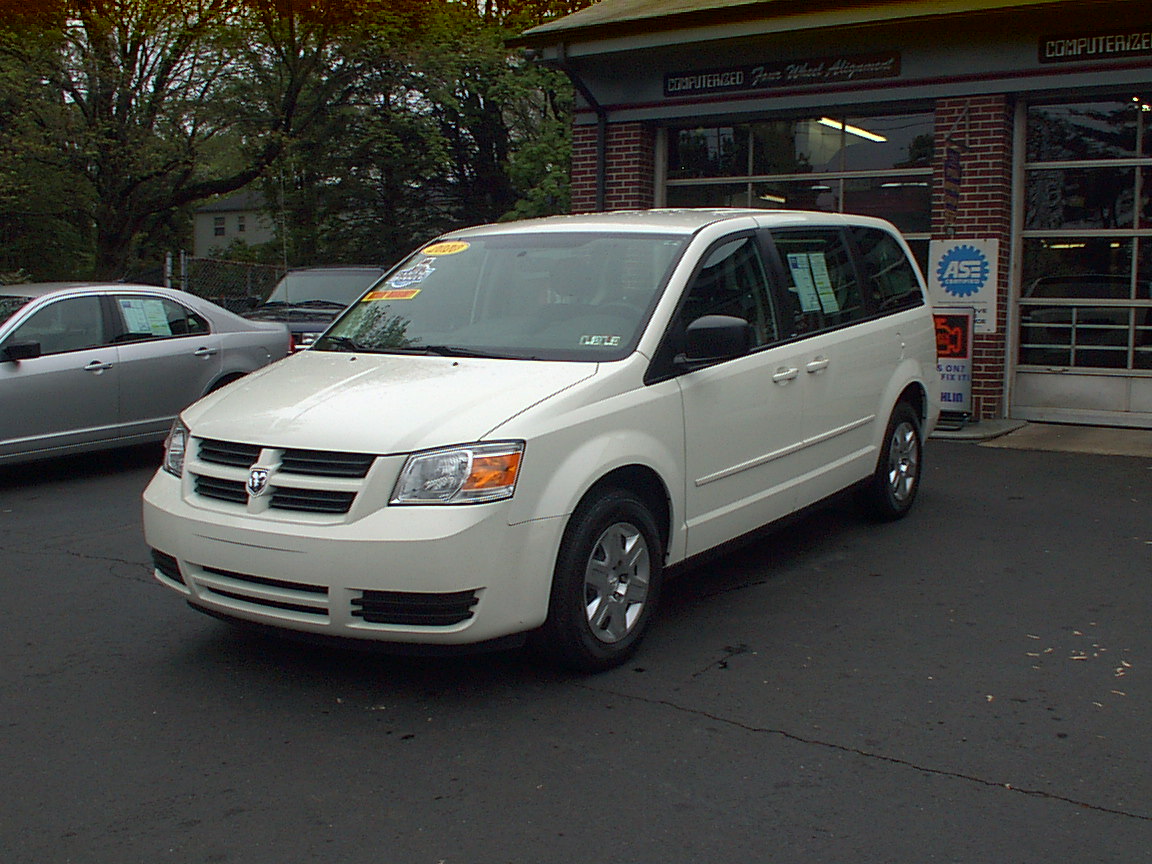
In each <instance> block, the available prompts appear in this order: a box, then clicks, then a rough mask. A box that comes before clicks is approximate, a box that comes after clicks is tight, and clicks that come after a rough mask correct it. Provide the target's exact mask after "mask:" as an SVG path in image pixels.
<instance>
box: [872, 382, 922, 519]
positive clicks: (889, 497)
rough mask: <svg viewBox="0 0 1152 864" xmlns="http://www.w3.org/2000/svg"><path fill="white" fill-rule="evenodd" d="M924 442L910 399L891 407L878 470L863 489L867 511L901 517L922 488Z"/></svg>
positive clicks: (873, 513)
mask: <svg viewBox="0 0 1152 864" xmlns="http://www.w3.org/2000/svg"><path fill="white" fill-rule="evenodd" d="M923 452H924V443H923V440H922V439H921V434H920V418H919V416H918V415H917V414H916V411H915V410H913V408H912V406H911V405H909V404H908V403H907V402H901V403H899V404H898V405H897V406H896V407H895V408H894V409H893V411H892V416H891V417H890V418H889V420H888V427H887V429H886V430H885V432H884V443H883V445H882V447H881V450H880V457H879V459H878V460H877V462H876V470H875V472H873V474H872V477H871V478H869V479H868V480H867V481H865V484H864V486H863V487H861V490H860V502H861V504H862V505H863V507H864V510H865V512H866V513H867V514H868V515H870V516H872V517H873V518H876V519H879V520H881V521H884V522H891V521H893V520H896V519H902V518H904V517H905V516H907V515H908V511H909V510H911V509H912V504H913V503H914V502H915V501H916V493H917V492H918V491H919V489H920V473H921V470H922V467H923Z"/></svg>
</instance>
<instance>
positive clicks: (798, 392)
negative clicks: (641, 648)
mask: <svg viewBox="0 0 1152 864" xmlns="http://www.w3.org/2000/svg"><path fill="white" fill-rule="evenodd" d="M717 314H719V315H731V316H735V317H740V318H744V319H745V320H747V321H748V322H749V323H751V324H752V328H753V333H754V340H755V342H756V344H757V348H756V350H755V351H754V352H753V353H751V354H748V355H746V356H743V357H738V358H736V359H733V360H729V361H726V362H722V363H718V364H716V365H714V366H710V367H708V368H705V369H700V370H697V371H695V372H691V373H688V374H685V375H682V376H681V377H680V378H679V379H677V380H678V382H679V386H680V391H681V399H682V404H683V410H684V440H685V467H686V473H685V484H686V489H685V514H686V522H687V527H688V548H687V552H688V554H689V555H692V554H695V553H697V552H701V551H703V550H705V549H708V548H711V547H712V546H715V545H716V544H718V543H722V542H724V541H725V540H728V539H731V538H733V537H737V536H739V535H741V534H744V533H746V532H748V531H751V530H753V529H755V528H757V527H758V526H760V525H763V524H765V523H767V522H771V521H772V520H774V519H777V518H779V517H781V516H784V515H786V514H788V513H789V512H791V511H792V509H793V507H794V502H795V492H794V477H795V474H796V454H797V451H798V449H799V445H800V441H801V437H802V428H803V416H804V411H803V387H802V385H803V383H804V381H803V376H804V375H805V373H804V372H803V371H802V370H800V369H799V368H798V367H797V365H796V362H795V346H787V345H778V344H776V343H777V342H778V341H779V327H778V323H777V322H778V316H777V314H776V310H775V308H774V306H773V302H772V298H771V294H770V292H769V291H768V290H767V277H766V275H765V268H764V266H763V262H762V259H761V255H760V250H759V246H758V244H757V241H756V239H755V238H754V237H752V236H744V237H740V238H736V239H732V240H728V241H724V242H722V243H720V244H718V245H717V246H716V247H714V248H713V249H712V251H711V252H710V253H709V255H708V256H706V258H705V261H704V265H703V267H702V268H701V270H700V272H699V274H698V275H697V276H696V278H695V280H694V281H693V284H692V286H691V287H690V289H689V292H688V296H687V297H686V299H685V303H684V306H683V309H682V311H681V315H680V326H686V325H687V324H688V323H690V322H691V321H692V320H695V319H696V318H698V317H700V316H703V315H717Z"/></svg>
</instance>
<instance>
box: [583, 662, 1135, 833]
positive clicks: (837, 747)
mask: <svg viewBox="0 0 1152 864" xmlns="http://www.w3.org/2000/svg"><path fill="white" fill-rule="evenodd" d="M577 686H578V687H581V688H582V689H585V690H588V691H590V692H593V693H599V694H601V695H608V696H613V697H617V698H620V699H628V700H632V701H635V702H644V703H647V704H649V705H660V706H663V707H666V708H671V709H672V710H674V711H678V712H681V713H684V714H693V715H696V716H698V717H705V718H707V719H709V720H711V721H713V722H716V723H723V724H724V725H726V726H731V727H733V728H736V729H742V730H744V731H745V732H752V733H755V734H759V735H775V736H778V737H780V738H785V739H787V740H789V741H795V742H796V743H798V744H805V745H808V746H811V747H822V748H824V749H826V750H834V751H837V752H839V753H848V754H851V755H853V756H859V757H860V758H863V759H870V760H873V761H876V762H884V763H886V764H889V765H895V766H897V767H900V768H908V769H911V770H913V771H920V772H923V773H925V774H931V775H934V776H936V777H947V778H949V779H953V780H963V781H965V782H967V783H973V784H976V785H979V786H986V787H988V788H991V789H1002V790H1004V791H1007V792H1014V793H1016V794H1018V795H1027V796H1030V797H1033V798H1044V799H1047V800H1049V801H1059V802H1061V803H1064V804H1072V805H1074V806H1076V807H1082V808H1084V809H1085V810H1091V811H1093V812H1096V813H1106V814H1108V815H1111V816H1123V817H1125V818H1128V819H1136V820H1139V821H1141V822H1152V815H1148V814H1145V813H1134V812H1132V811H1131V810H1122V809H1120V808H1116V807H1107V806H1104V805H1102V804H1093V803H1092V802H1090V801H1081V800H1079V799H1077V798H1070V797H1068V796H1066V795H1059V794H1056V793H1054V792H1048V791H1045V790H1043V789H1030V788H1027V787H1025V786H1017V785H1015V784H1013V783H1003V782H999V781H996V780H987V779H985V778H983V777H977V776H975V775H972V774H965V773H963V772H961V771H948V770H946V769H943V768H932V767H928V766H925V765H918V764H917V763H915V762H912V761H911V760H908V759H901V758H899V757H897V756H887V755H885V754H883V753H873V752H871V751H868V750H861V749H860V748H858V747H849V746H848V745H845V744H837V743H835V742H832V741H822V740H820V739H819V738H809V737H806V736H804V735H797V734H796V733H794V732H789V731H787V730H785V729H772V728H770V727H767V726H755V725H752V724H750V723H744V722H741V721H739V720H733V719H731V718H729V717H722V716H720V715H718V714H713V713H711V712H709V711H704V710H702V709H700V708H689V707H687V706H685V705H680V704H678V703H676V702H673V701H671V700H670V699H650V698H648V697H645V696H637V695H635V694H633V693H623V692H621V691H619V690H611V689H608V688H604V687H593V686H590V685H588V684H577Z"/></svg>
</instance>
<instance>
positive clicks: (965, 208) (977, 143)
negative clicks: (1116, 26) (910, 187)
mask: <svg viewBox="0 0 1152 864" xmlns="http://www.w3.org/2000/svg"><path fill="white" fill-rule="evenodd" d="M1012 115H1013V110H1012V105H1011V104H1010V100H1009V99H1008V98H1007V97H1005V96H980V97H973V98H963V99H941V100H939V101H938V102H937V103H936V151H935V152H936V163H935V171H934V177H933V179H934V182H933V184H932V186H933V200H932V236H933V237H934V238H937V239H965V238H971V239H985V238H986V239H998V240H999V241H1000V261H999V273H1000V283H999V286H998V287H999V300H998V303H997V309H996V332H995V333H987V334H979V335H977V336H976V337H975V338H974V340H973V350H972V413H973V416H974V417H975V418H977V419H994V418H997V417H1003V416H1004V413H1005V404H1004V372H1005V351H1006V347H1005V327H1006V326H1007V318H1008V301H1009V296H1010V292H1009V284H1008V275H1009V273H1008V258H1009V253H1010V251H1011V227H1012V225H1011V208H1012ZM949 150H952V151H954V152H955V153H956V154H957V155H958V156H959V163H960V167H961V178H960V183H959V197H958V199H955V198H954V199H951V200H949V199H947V198H946V192H945V159H946V158H947V154H948V151H949Z"/></svg>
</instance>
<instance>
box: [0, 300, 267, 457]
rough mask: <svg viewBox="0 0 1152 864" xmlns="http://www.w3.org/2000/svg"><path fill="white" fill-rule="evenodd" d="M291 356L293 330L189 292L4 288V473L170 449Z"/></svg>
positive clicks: (0, 341)
mask: <svg viewBox="0 0 1152 864" xmlns="http://www.w3.org/2000/svg"><path fill="white" fill-rule="evenodd" d="M289 348H290V340H289V335H288V330H287V328H286V327H285V326H284V325H283V324H279V323H266V322H256V321H246V320H245V319H243V318H241V317H239V316H237V315H234V314H232V313H231V312H229V311H227V310H226V309H222V308H220V307H219V306H216V305H215V304H213V303H210V302H208V301H207V300H203V299H201V298H199V297H195V296H193V295H191V294H186V293H184V292H182V291H173V290H170V289H166V288H156V287H151V286H146V285H119V284H65V283H43V284H38V285H8V286H0V406H2V409H0V465H2V464H11V463H15V462H26V461H31V460H34V459H41V458H44V457H49V456H56V455H61V454H65V453H76V452H80V451H83V450H95V449H99V448H104V447H116V446H122V445H127V444H137V443H142V442H146V441H159V440H162V439H163V438H164V436H165V434H166V433H167V431H168V427H169V426H170V425H171V423H172V418H174V417H175V416H176V415H177V414H178V413H179V412H180V411H181V410H182V409H183V408H185V407H186V406H188V405H189V404H191V403H192V402H195V401H196V400H197V399H199V398H200V397H201V396H203V395H205V394H206V393H209V392H211V391H213V390H215V389H217V388H219V387H222V386H224V385H225V384H228V383H229V382H231V381H235V380H236V379H237V378H240V377H241V376H243V375H245V374H247V373H249V372H251V371H253V370H254V369H258V368H260V367H261V366H266V365H267V364H269V363H271V362H273V361H275V360H279V359H280V358H281V357H284V356H286V355H287V354H288V352H289Z"/></svg>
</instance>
